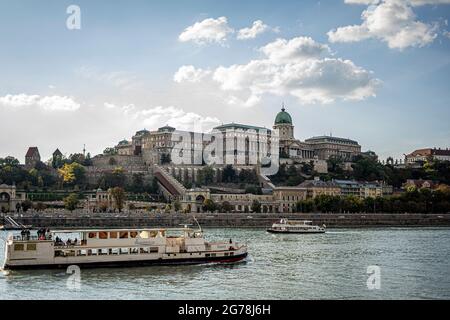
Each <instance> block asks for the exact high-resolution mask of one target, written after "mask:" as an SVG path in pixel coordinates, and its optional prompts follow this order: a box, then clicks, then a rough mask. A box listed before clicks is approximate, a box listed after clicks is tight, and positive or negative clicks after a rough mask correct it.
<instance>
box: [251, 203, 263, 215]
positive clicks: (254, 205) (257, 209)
mask: <svg viewBox="0 0 450 320" xmlns="http://www.w3.org/2000/svg"><path fill="white" fill-rule="evenodd" d="M251 208H252V211H253V212H257V213H260V212H261V203H260V202H259V201H258V200H253V202H252V207H251Z"/></svg>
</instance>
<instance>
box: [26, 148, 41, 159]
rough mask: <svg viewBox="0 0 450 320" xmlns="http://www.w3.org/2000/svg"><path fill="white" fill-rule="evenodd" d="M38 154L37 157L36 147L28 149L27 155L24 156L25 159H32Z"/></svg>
mask: <svg viewBox="0 0 450 320" xmlns="http://www.w3.org/2000/svg"><path fill="white" fill-rule="evenodd" d="M36 154H38V155H39V150H38V148H37V147H29V148H28V151H27V154H26V155H25V157H33V156H34V155H36Z"/></svg>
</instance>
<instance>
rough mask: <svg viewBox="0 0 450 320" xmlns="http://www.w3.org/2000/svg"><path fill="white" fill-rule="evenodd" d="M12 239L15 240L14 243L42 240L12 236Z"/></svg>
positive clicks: (36, 237)
mask: <svg viewBox="0 0 450 320" xmlns="http://www.w3.org/2000/svg"><path fill="white" fill-rule="evenodd" d="M12 239H13V240H15V241H30V240H33V241H36V240H42V239H40V238H39V237H38V236H12ZM46 240H47V239H46Z"/></svg>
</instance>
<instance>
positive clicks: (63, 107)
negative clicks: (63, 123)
mask: <svg viewBox="0 0 450 320" xmlns="http://www.w3.org/2000/svg"><path fill="white" fill-rule="evenodd" d="M0 105H3V106H6V107H11V108H24V107H32V106H37V107H39V108H41V109H43V110H46V111H75V110H78V109H79V108H80V104H79V103H77V102H76V101H75V100H74V99H73V98H71V97H66V96H40V95H28V94H25V93H21V94H16V95H13V94H8V95H6V96H2V97H0Z"/></svg>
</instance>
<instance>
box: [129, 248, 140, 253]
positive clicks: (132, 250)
mask: <svg viewBox="0 0 450 320" xmlns="http://www.w3.org/2000/svg"><path fill="white" fill-rule="evenodd" d="M138 252H139V251H138V249H137V248H131V250H130V253H131V254H138Z"/></svg>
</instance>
